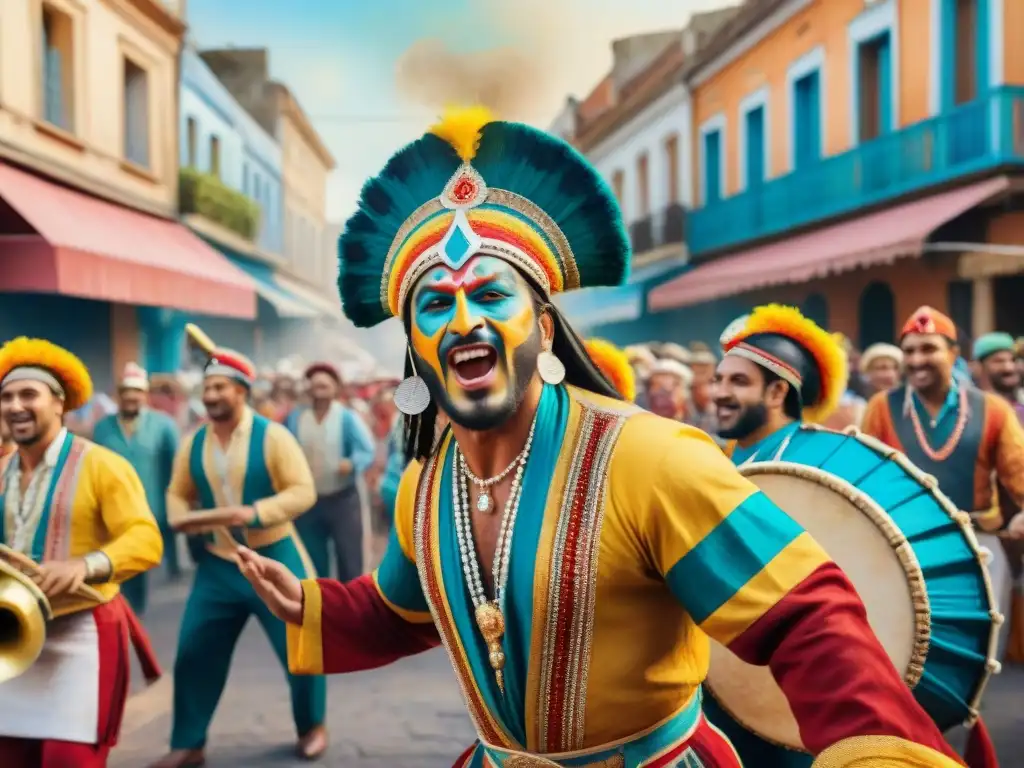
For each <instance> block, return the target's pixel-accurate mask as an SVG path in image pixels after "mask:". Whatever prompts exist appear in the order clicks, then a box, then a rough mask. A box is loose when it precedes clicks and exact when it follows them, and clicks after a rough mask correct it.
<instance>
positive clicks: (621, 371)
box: [583, 339, 636, 402]
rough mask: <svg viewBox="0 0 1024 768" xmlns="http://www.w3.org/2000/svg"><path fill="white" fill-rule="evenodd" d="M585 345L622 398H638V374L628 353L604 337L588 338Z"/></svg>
mask: <svg viewBox="0 0 1024 768" xmlns="http://www.w3.org/2000/svg"><path fill="white" fill-rule="evenodd" d="M583 345H584V347H585V348H586V350H587V354H588V355H589V356H590V359H591V360H593V361H594V365H596V366H597V369H598V370H599V371H600V372H601V373H602V375H603V376H604V377H605V378H606V379H608V381H609V383H610V384H612V386H614V387H615V390H616V391H617V392H618V393H619V394H620V395H622V399H623V400H629V401H630V402H633V401H634V400H636V374H635V373H634V372H633V366H632V365H631V364H630V362H629V357H627V355H626V353H625V352H623V351H622V350H621V349H619V348H618V347H616V346H615V345H614V344H612V343H611V342H610V341H605V340H604V339H587V340H586V341H585V342H584V343H583Z"/></svg>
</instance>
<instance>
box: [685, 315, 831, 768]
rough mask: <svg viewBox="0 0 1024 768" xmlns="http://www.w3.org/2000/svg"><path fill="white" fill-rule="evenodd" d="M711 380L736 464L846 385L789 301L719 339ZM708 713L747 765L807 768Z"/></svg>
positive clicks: (783, 436) (799, 758) (710, 708)
mask: <svg viewBox="0 0 1024 768" xmlns="http://www.w3.org/2000/svg"><path fill="white" fill-rule="evenodd" d="M722 348H723V350H724V351H725V354H724V356H723V357H722V361H721V362H720V363H719V364H718V368H717V369H716V372H715V376H714V378H713V379H712V389H711V395H712V401H713V403H714V405H715V411H716V415H717V418H718V434H719V436H720V437H722V438H725V439H727V440H729V443H728V444H727V445H726V449H725V450H726V453H728V454H729V456H730V457H731V458H732V460H733V462H734V463H735V464H745V463H747V462H751V461H758V460H760V461H767V460H770V459H771V458H772V457H773V456H775V454H777V453H779V452H781V451H782V450H783V449H785V447H786V444H787V442H788V440H789V438H791V437H792V436H793V434H794V433H795V432H796V430H797V429H798V428H799V427H800V424H801V423H802V422H803V421H805V420H806V421H812V422H820V421H823V420H825V419H826V418H828V416H829V415H830V414H831V413H832V411H834V410H835V408H836V406H837V405H838V403H839V400H840V398H841V397H842V395H843V393H844V392H845V391H846V382H847V377H848V373H847V365H846V355H845V353H844V352H843V349H842V348H841V347H840V346H839V342H838V341H837V340H836V338H835V337H833V336H832V335H831V334H829V333H828V332H826V331H824V330H822V329H821V328H819V327H818V326H817V325H816V324H815V323H814V321H813V320H809V319H808V318H806V317H804V316H803V315H802V314H801V313H800V310H798V309H795V308H793V307H783V306H779V305H775V304H773V305H769V306H764V307H758V308H757V309H755V310H754V311H753V312H752V313H751V314H750V315H749V316H748V317H746V318H743V322H742V323H739V324H738V325H736V324H734V325H730V327H729V329H728V330H727V332H726V334H725V335H723V337H722ZM704 707H705V713H706V714H707V716H708V719H709V720H710V721H711V722H712V723H714V724H715V725H716V726H718V727H719V728H720V729H722V730H723V731H725V733H726V735H727V736H728V737H729V739H730V740H731V741H732V743H733V745H734V746H735V747H736V750H737V752H739V754H740V757H741V758H742V761H743V764H744V765H752V766H760V765H763V766H768V765H771V766H778V768H806V766H810V765H811V764H812V763H813V762H814V757H813V756H812V755H809V754H806V753H802V752H794V751H792V750H788V749H783V748H780V747H775V746H773V745H771V744H769V743H768V742H766V741H762V740H761V739H760V738H758V737H757V736H755V735H754V734H753V733H751V732H750V731H748V730H747V729H745V728H744V727H743V726H741V725H739V724H738V723H737V722H736V721H735V720H733V719H732V718H731V717H729V716H728V715H726V714H725V712H724V711H723V710H722V709H721V708H720V707H719V705H718V703H717V702H716V701H715V700H714V698H713V697H712V696H708V697H707V698H706V699H705V702H704Z"/></svg>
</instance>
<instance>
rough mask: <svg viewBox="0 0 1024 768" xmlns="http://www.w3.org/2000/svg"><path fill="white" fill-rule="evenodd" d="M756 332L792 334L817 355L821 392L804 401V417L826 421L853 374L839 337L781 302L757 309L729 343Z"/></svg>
mask: <svg viewBox="0 0 1024 768" xmlns="http://www.w3.org/2000/svg"><path fill="white" fill-rule="evenodd" d="M756 333H777V334H779V335H780V336H785V337H787V338H790V339H792V340H793V341H795V342H796V343H797V344H799V345H800V346H801V347H803V348H804V349H806V350H807V351H808V352H809V353H810V355H811V357H812V358H814V362H815V363H816V364H817V366H818V375H819V377H820V378H821V395H820V397H819V398H818V402H816V403H809V404H806V405H805V407H804V412H803V417H804V421H807V422H810V423H812V424H821V423H823V422H824V421H825V420H826V419H827V418H828V417H829V416H831V415H832V413H833V411H835V409H836V408H837V407H839V401H840V399H841V398H842V396H843V393H844V392H846V385H847V383H848V381H849V377H850V372H849V368H848V362H847V357H846V352H845V351H844V350H843V348H842V346H841V345H840V344H839V343H838V341H837V339H836V337H835V336H834V335H833V334H831V333H829V332H828V331H826V330H824V329H823V328H821V327H820V326H819V325H818V324H817V323H815V322H814V321H813V320H810V319H808V318H806V317H804V316H803V314H802V313H801V312H800V310H799V309H797V308H796V307H786V306H783V305H781V304H767V305H765V306H762V307H757V308H756V309H754V311H753V312H751V313H750V316H749V317H748V318H747V322H746V325H744V326H743V330H742V331H740V332H739V333H738V334H737V335H736V336H734V337H733V338H732V339H730V340H729V346H733V345H735V344H736V343H738V342H740V341H742V340H743V339H746V338H749V337H750V336H753V335H754V334H756Z"/></svg>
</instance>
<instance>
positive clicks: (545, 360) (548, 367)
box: [537, 349, 565, 386]
mask: <svg viewBox="0 0 1024 768" xmlns="http://www.w3.org/2000/svg"><path fill="white" fill-rule="evenodd" d="M537 372H538V373H539V374H540V378H541V380H542V381H543V382H544V383H545V384H550V385H551V386H557V385H558V384H561V383H562V382H563V381H565V365H563V364H562V361H561V360H559V359H558V358H557V357H556V356H555V353H554V352H552V351H551V350H550V349H545V350H544V351H543V352H541V353H540V355H539V356H538V357H537Z"/></svg>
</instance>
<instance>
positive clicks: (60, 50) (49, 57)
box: [41, 4, 75, 133]
mask: <svg viewBox="0 0 1024 768" xmlns="http://www.w3.org/2000/svg"><path fill="white" fill-rule="evenodd" d="M42 21H43V25H42V33H43V39H42V41H41V43H42V45H41V51H42V62H41V69H42V80H41V82H42V86H43V92H42V110H41V111H42V118H43V119H44V120H45V121H46V122H48V123H50V124H51V125H55V126H57V127H58V128H61V129H63V130H65V131H68V132H70V133H73V132H74V130H75V111H74V107H75V101H74V84H75V83H74V53H75V51H74V37H75V35H74V31H75V30H74V21H73V20H72V18H71V17H70V16H68V15H67V14H66V13H62V12H61V11H59V10H57V9H56V8H54V7H53V6H51V5H48V4H44V5H43V19H42Z"/></svg>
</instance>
